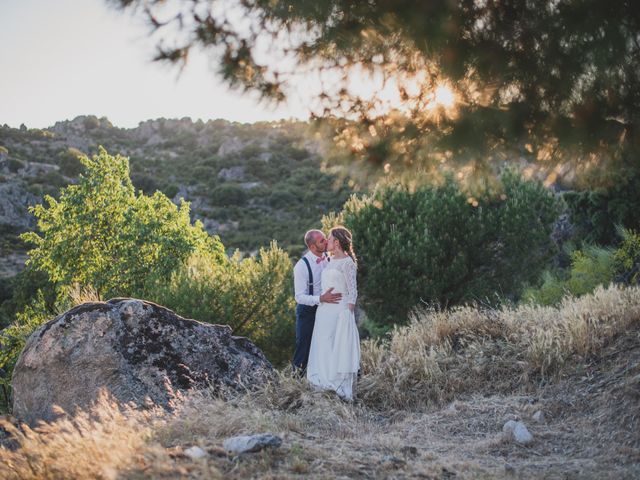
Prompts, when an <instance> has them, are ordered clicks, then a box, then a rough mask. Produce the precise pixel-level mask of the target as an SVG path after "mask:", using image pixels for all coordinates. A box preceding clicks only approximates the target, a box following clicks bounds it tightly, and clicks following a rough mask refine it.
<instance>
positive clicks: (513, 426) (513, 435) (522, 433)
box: [502, 420, 533, 445]
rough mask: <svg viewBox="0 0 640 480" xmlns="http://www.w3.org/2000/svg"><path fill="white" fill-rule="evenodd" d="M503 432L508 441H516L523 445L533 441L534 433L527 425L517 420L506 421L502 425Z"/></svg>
mask: <svg viewBox="0 0 640 480" xmlns="http://www.w3.org/2000/svg"><path fill="white" fill-rule="evenodd" d="M502 433H503V435H504V438H505V439H506V440H507V441H515V442H516V443H520V444H522V445H528V444H530V443H531V442H533V435H531V433H530V432H529V430H527V427H526V425H525V424H524V423H522V422H519V421H516V420H509V421H508V422H507V423H505V424H504V425H503V427H502Z"/></svg>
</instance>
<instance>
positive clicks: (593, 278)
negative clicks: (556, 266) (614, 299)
mask: <svg viewBox="0 0 640 480" xmlns="http://www.w3.org/2000/svg"><path fill="white" fill-rule="evenodd" d="M613 277H614V251H613V249H611V248H607V247H598V246H587V247H585V248H584V249H582V250H576V251H575V252H573V253H572V254H571V267H570V269H569V271H568V272H563V271H558V272H550V271H545V272H544V273H543V274H542V285H541V286H540V287H538V288H528V289H526V290H525V292H524V294H523V300H524V301H525V302H531V303H535V304H539V305H558V304H559V303H560V302H561V301H562V299H563V298H564V297H566V296H568V295H571V296H575V297H579V296H581V295H585V294H587V293H591V292H593V291H594V290H595V288H596V287H597V286H599V285H604V286H607V285H608V284H609V283H611V281H612V280H613Z"/></svg>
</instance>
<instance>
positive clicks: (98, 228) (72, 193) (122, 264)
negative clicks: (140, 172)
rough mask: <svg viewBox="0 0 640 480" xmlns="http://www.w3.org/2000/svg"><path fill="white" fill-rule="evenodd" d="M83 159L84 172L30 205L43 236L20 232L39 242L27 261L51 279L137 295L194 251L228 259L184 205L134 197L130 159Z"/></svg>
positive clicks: (101, 155) (160, 196) (158, 198)
mask: <svg viewBox="0 0 640 480" xmlns="http://www.w3.org/2000/svg"><path fill="white" fill-rule="evenodd" d="M81 161H82V164H83V165H84V166H85V168H86V173H85V174H83V175H81V176H80V177H79V180H78V183H77V184H76V185H69V186H67V187H66V188H64V189H62V190H61V193H60V198H59V199H58V200H55V199H54V198H52V197H50V196H47V197H45V201H46V202H47V204H48V205H47V206H45V205H37V206H35V207H33V208H31V212H32V213H33V214H34V215H35V216H36V218H37V221H38V230H39V233H36V232H28V233H25V234H23V235H22V238H23V239H24V240H25V241H27V242H29V243H31V244H33V245H34V248H33V249H32V250H30V251H29V259H28V263H29V265H31V266H33V267H34V268H35V269H37V270H41V271H44V272H47V274H48V275H49V278H50V280H51V281H52V282H54V283H58V284H63V285H71V284H74V283H78V284H81V285H91V286H92V287H93V288H95V289H96V290H97V291H98V292H99V293H100V294H101V295H102V296H103V297H109V296H114V295H133V294H135V293H139V292H142V291H143V289H144V286H145V283H146V280H147V279H148V278H149V276H150V275H151V274H155V275H159V276H164V277H167V278H168V277H169V276H170V275H171V273H172V272H173V271H174V270H175V269H176V268H177V267H178V266H179V265H180V264H181V263H183V262H184V261H185V260H186V259H187V258H188V257H189V256H190V255H191V254H192V253H194V252H201V253H202V254H203V255H209V256H210V257H211V258H212V259H214V260H216V261H222V259H223V256H224V248H223V246H222V243H220V241H219V240H218V239H217V238H215V237H214V238H212V237H209V235H208V234H207V232H206V231H205V230H204V229H203V228H202V224H200V223H196V224H195V225H191V220H190V218H189V206H188V204H187V203H186V202H183V203H182V204H181V205H180V207H176V206H175V205H174V204H173V203H171V201H170V200H169V199H168V198H167V197H166V196H164V195H163V194H162V193H160V192H156V193H155V194H154V195H152V196H146V195H144V194H142V193H140V194H136V192H135V190H134V188H133V185H132V183H131V179H130V178H129V163H128V160H127V159H126V158H125V157H121V156H119V155H116V156H115V157H114V156H111V155H109V154H108V153H107V152H106V150H104V149H102V148H101V149H100V152H99V154H98V155H95V156H94V157H93V158H92V159H89V158H87V157H84V158H82V160H81Z"/></svg>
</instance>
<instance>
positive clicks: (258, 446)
mask: <svg viewBox="0 0 640 480" xmlns="http://www.w3.org/2000/svg"><path fill="white" fill-rule="evenodd" d="M280 445H282V439H281V438H280V437H278V436H277V435H272V434H270V433H265V434H262V435H242V436H239V437H231V438H227V439H226V440H225V441H224V442H222V448H224V449H225V450H226V451H228V452H231V453H234V454H236V455H239V454H241V453H249V452H259V451H260V450H262V449H264V448H266V447H272V448H278V447H279V446H280Z"/></svg>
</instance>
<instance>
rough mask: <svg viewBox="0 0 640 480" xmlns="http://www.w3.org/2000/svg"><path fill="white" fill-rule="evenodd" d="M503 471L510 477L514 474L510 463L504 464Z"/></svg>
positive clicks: (514, 470)
mask: <svg viewBox="0 0 640 480" xmlns="http://www.w3.org/2000/svg"><path fill="white" fill-rule="evenodd" d="M504 471H505V472H506V473H508V474H510V475H513V474H514V473H516V469H515V468H514V467H513V465H511V464H510V463H505V464H504Z"/></svg>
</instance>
